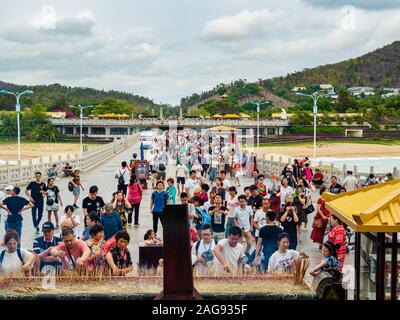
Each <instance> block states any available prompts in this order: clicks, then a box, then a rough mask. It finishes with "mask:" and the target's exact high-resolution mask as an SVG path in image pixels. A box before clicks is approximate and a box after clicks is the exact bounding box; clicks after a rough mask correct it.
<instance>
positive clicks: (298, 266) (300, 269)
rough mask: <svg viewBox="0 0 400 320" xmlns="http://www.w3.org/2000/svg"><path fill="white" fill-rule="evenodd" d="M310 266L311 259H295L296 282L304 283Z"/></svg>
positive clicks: (294, 274) (294, 276) (294, 273)
mask: <svg viewBox="0 0 400 320" xmlns="http://www.w3.org/2000/svg"><path fill="white" fill-rule="evenodd" d="M309 266H310V259H297V260H294V261H293V278H294V283H295V284H302V283H303V280H304V276H305V275H306V272H307V269H308V267H309Z"/></svg>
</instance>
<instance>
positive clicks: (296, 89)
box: [291, 87, 307, 92]
mask: <svg viewBox="0 0 400 320" xmlns="http://www.w3.org/2000/svg"><path fill="white" fill-rule="evenodd" d="M305 90H307V88H306V87H294V88H293V89H292V90H291V91H292V92H298V91H305Z"/></svg>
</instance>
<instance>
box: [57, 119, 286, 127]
mask: <svg viewBox="0 0 400 320" xmlns="http://www.w3.org/2000/svg"><path fill="white" fill-rule="evenodd" d="M51 122H52V123H53V124H54V125H63V126H68V125H75V126H79V125H80V120H79V119H51ZM170 122H171V123H172V124H177V125H179V126H192V125H197V126H198V125H201V126H218V125H226V126H241V127H243V126H251V127H256V126H257V121H255V120H226V119H204V120H202V119H196V120H194V119H182V120H168V119H163V120H160V119H143V120H140V119H122V120H116V119H84V120H83V125H84V126H85V125H86V126H88V125H90V126H129V125H135V126H160V125H163V126H164V125H168V124H169V123H170ZM259 124H260V126H261V127H263V126H284V127H286V126H289V121H288V120H278V119H272V120H265V119H261V120H260V123H259Z"/></svg>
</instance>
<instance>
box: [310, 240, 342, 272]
mask: <svg viewBox="0 0 400 320" xmlns="http://www.w3.org/2000/svg"><path fill="white" fill-rule="evenodd" d="M339 248H340V244H338V243H337V244H334V243H333V242H332V241H329V240H328V241H326V242H325V243H324V244H323V245H322V255H323V257H324V259H323V260H322V261H321V263H320V264H319V265H317V266H315V267H314V268H312V270H311V271H310V275H312V276H314V277H315V276H316V275H317V274H318V273H319V272H321V271H326V270H338V269H339V266H340V260H339V259H338V257H337V254H336V250H337V249H339Z"/></svg>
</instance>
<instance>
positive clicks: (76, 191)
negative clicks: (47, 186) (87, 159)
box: [68, 169, 85, 209]
mask: <svg viewBox="0 0 400 320" xmlns="http://www.w3.org/2000/svg"><path fill="white" fill-rule="evenodd" d="M71 176H72V179H71V180H70V181H69V183H68V190H69V191H71V192H72V195H73V196H74V204H73V206H74V208H75V209H79V207H78V205H77V204H76V203H77V202H78V199H79V196H80V194H81V189H82V191H85V189H84V188H83V185H82V182H81V171H80V169H75V170H74V173H73V174H72V175H71Z"/></svg>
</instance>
